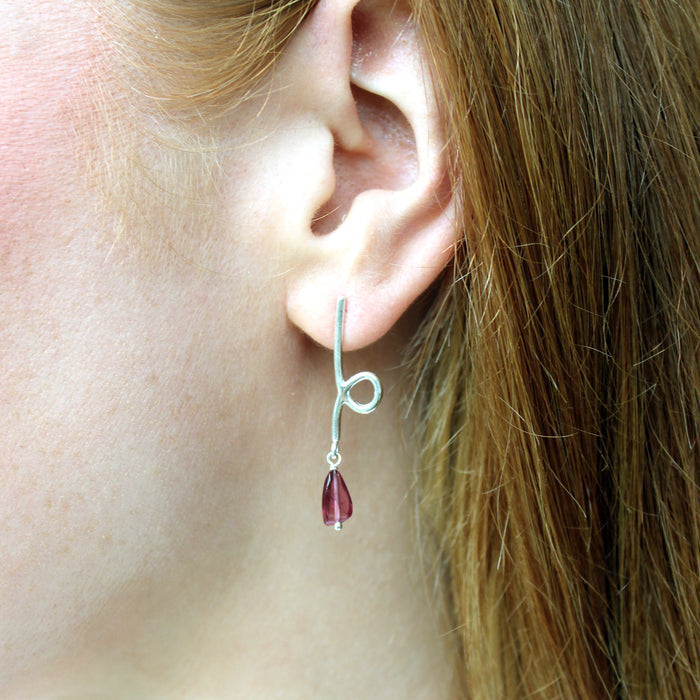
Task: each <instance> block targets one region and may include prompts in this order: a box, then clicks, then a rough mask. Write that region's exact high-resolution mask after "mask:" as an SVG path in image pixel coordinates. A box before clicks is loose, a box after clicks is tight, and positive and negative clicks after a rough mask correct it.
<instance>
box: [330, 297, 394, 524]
mask: <svg viewBox="0 0 700 700" xmlns="http://www.w3.org/2000/svg"><path fill="white" fill-rule="evenodd" d="M344 318H345V297H341V298H340V299H338V306H337V308H336V315H335V345H334V347H333V364H334V368H335V384H336V387H337V388H338V395H337V396H336V399H335V405H334V406H333V422H332V425H331V451H330V452H329V453H328V455H326V460H327V461H328V467H329V468H328V476H327V477H326V481H325V483H324V484H323V498H322V510H323V522H324V523H325V524H326V525H333V527H334V528H335V529H336V530H340V529H342V527H343V523H344V522H345V521H346V520H347V519H348V518H349V517H350V516H351V515H352V499H351V498H350V492H349V491H348V487H347V486H346V485H345V480H344V479H343V477H342V476H341V475H340V472H339V471H338V467H339V466H340V462H341V459H342V458H341V456H340V452H339V450H338V445H339V443H340V411H341V410H342V408H343V406H348V407H349V408H351V409H352V410H353V411H355V413H371V412H372V411H374V409H375V408H377V405H378V404H379V401H380V400H381V398H382V385H381V383H380V381H379V378H378V377H377V375H376V374H372V372H358V373H357V374H353V376H352V377H350V379H347V380H346V379H343V361H342V354H343V320H344ZM363 381H367V382H369V383H370V384H371V385H372V387H373V389H374V396H373V397H372V400H371V401H368V402H367V403H357V401H355V399H353V398H352V396H351V395H350V390H351V389H352V388H353V387H354V386H355V384H358V383H359V382H363Z"/></svg>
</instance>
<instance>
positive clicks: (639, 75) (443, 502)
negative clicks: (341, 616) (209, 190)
mask: <svg viewBox="0 0 700 700" xmlns="http://www.w3.org/2000/svg"><path fill="white" fill-rule="evenodd" d="M313 4H314V2H313V0H285V1H281V0H279V1H275V0H267V1H262V0H256V1H252V0H251V1H238V2H236V1H231V0H229V1H223V0H219V1H215V0H208V1H207V2H197V3H192V2H186V1H184V0H129V2H121V3H104V7H106V8H109V9H108V10H106V11H105V14H104V16H103V19H104V20H105V21H106V23H107V24H111V25H113V26H116V27H118V28H119V31H118V32H115V35H117V36H121V37H127V39H125V40H124V43H120V44H118V45H117V46H115V47H114V48H115V53H116V55H117V56H118V57H119V60H120V61H121V63H122V67H123V69H124V70H126V71H127V73H129V81H130V83H131V85H133V86H134V90H135V92H136V93H138V95H139V96H140V98H141V97H144V96H145V98H146V99H147V101H150V102H151V103H152V104H154V105H156V106H157V107H158V108H161V109H164V110H165V111H167V112H169V113H170V114H180V115H189V117H192V115H198V114H214V113H215V114H220V113H222V111H225V110H226V109H227V107H228V106H230V105H232V104H239V103H240V101H241V100H242V99H245V98H246V97H247V96H250V95H251V94H254V91H255V88H256V85H257V82H258V79H259V77H260V76H262V75H263V74H265V72H266V71H267V70H268V69H269V68H270V66H271V65H272V63H273V62H274V59H275V57H276V56H277V55H278V54H279V52H280V51H281V50H282V49H283V47H284V45H285V42H286V40H287V39H288V38H289V36H290V35H291V34H292V32H293V31H294V29H295V28H296V27H297V26H298V24H299V23H300V22H301V21H302V19H303V17H304V16H305V15H306V13H307V12H308V11H309V9H310V8H311V7H312V6H313ZM412 4H413V6H414V11H415V15H416V17H417V19H418V21H419V22H420V24H421V26H422V27H423V30H424V33H425V37H426V46H427V47H428V50H429V53H430V59H431V61H432V64H433V67H434V71H435V75H436V78H437V84H438V87H439V91H440V95H441V96H442V98H443V103H444V104H448V99H449V105H450V109H445V110H444V111H445V120H446V124H445V126H446V133H448V134H449V138H450V140H449V144H448V149H449V154H450V156H451V158H452V164H453V176H454V188H455V191H456V193H457V194H458V196H459V198H460V201H461V202H462V205H463V207H462V213H463V216H462V221H461V229H460V230H461V231H462V232H463V236H462V237H461V238H460V240H459V241H458V243H457V245H456V250H455V259H454V265H453V268H452V270H451V271H450V272H451V274H450V273H448V274H446V275H445V276H444V279H443V280H442V281H441V282H442V284H441V285H440V286H438V287H437V288H436V290H435V291H434V293H433V294H432V295H431V296H430V297H429V298H428V299H427V301H426V303H427V305H428V317H427V320H426V322H425V324H424V326H423V328H422V329H421V331H420V333H419V335H418V337H417V339H416V343H415V348H414V355H415V358H414V363H415V367H416V376H417V378H418V381H417V389H416V393H415V396H416V401H415V409H416V412H417V414H418V415H419V417H420V425H421V431H420V440H421V448H420V454H421V460H422V466H421V468H420V470H419V477H420V478H419V482H420V495H419V497H420V501H421V506H422V522H423V530H424V532H425V533H426V535H427V537H428V538H429V539H430V540H431V542H432V543H433V544H434V547H435V549H434V551H435V552H436V562H437V570H438V572H439V575H440V576H441V577H442V580H443V581H444V582H445V587H446V589H447V590H448V598H449V607H450V614H451V615H452V617H453V621H454V625H455V629H456V630H457V633H458V637H459V644H460V647H461V650H462V653H463V660H464V671H465V683H466V688H467V689H468V693H469V694H470V695H471V696H473V697H477V698H482V697H483V698H486V697H493V698H516V697H526V696H529V695H537V696H545V697H550V696H551V697H591V698H598V697H606V696H607V697H613V696H615V697H616V696H620V697H635V698H636V697H648V698H652V697H653V698H660V697H674V698H677V697H690V696H693V695H695V694H697V693H698V689H699V688H700V670H699V669H700V628H699V626H698V619H697V616H698V614H700V496H699V494H698V451H697V439H698V433H699V432H700V429H699V428H700V426H699V422H700V366H699V365H700V355H699V352H698V347H699V342H700V338H699V333H700V279H699V277H700V270H699V267H698V261H699V260H700V165H699V158H698V142H697V138H698V134H699V133H700V125H699V124H698V119H699V118H700V104H699V100H700V96H699V90H698V86H699V85H700V76H699V75H698V71H699V65H700V64H699V62H698V56H700V50H699V49H700V46H698V42H699V37H700V22H699V17H698V13H699V12H700V10H699V9H698V6H697V3H696V2H694V0H673V1H671V0H634V2H632V1H631V0H614V1H613V0H610V1H609V2H600V1H596V2H593V1H592V0H577V1H576V2H572V3H564V2H555V1H554V0H539V1H538V2H532V1H530V0H493V1H491V2H478V3H469V4H467V3H466V2H463V1H461V0H413V2H412ZM125 28H126V31H124V30H125ZM128 37H137V40H134V41H133V42H132V43H129V41H128ZM189 117H187V116H183V120H184V121H185V122H186V121H187V119H188V118H189ZM127 165H129V164H127ZM125 167H126V166H125ZM129 196H132V193H130V194H129ZM133 196H136V195H135V194H134V195H133ZM127 199H128V197H127Z"/></svg>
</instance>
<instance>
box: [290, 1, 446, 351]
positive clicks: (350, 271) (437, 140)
mask: <svg viewBox="0 0 700 700" xmlns="http://www.w3.org/2000/svg"><path fill="white" fill-rule="evenodd" d="M347 9H348V8H347V6H346V4H344V3H340V2H334V1H331V0H326V2H324V0H321V2H320V3H319V5H318V7H317V8H316V9H315V10H314V12H313V13H312V16H311V17H310V18H309V20H310V21H309V22H308V24H307V25H305V26H304V27H302V29H301V30H300V33H301V36H300V37H299V41H300V46H299V47H298V48H299V49H305V50H300V51H299V56H302V55H304V56H305V59H306V61H307V63H306V66H307V71H308V72H309V73H308V74H307V76H308V80H309V83H308V85H310V86H311V85H313V84H315V83H313V82H312V81H313V79H314V78H313V76H314V75H315V74H316V73H317V72H323V73H324V79H323V81H321V82H320V83H319V84H318V88H317V89H316V90H315V92H314V97H313V99H312V100H311V102H310V105H309V107H310V108H312V109H314V110H316V113H321V114H324V115H326V125H327V128H328V129H330V130H331V131H332V132H333V136H334V139H335V151H334V154H333V179H334V187H333V188H332V192H331V194H330V196H329V197H328V199H327V200H326V202H325V203H324V204H323V205H322V206H321V207H320V209H319V210H318V211H317V213H316V216H315V217H314V218H313V220H312V222H310V226H309V229H308V231H306V232H305V235H304V236H303V237H302V239H301V240H299V241H297V242H296V243H297V245H296V247H295V251H296V254H295V260H294V266H293V269H292V271H291V272H290V273H289V275H288V278H287V279H288V285H287V289H288V297H287V305H288V306H287V308H288V315H289V318H290V319H291V320H292V322H294V323H295V324H296V325H297V326H299V327H300V328H301V329H302V330H303V331H304V332H305V333H307V334H308V335H310V336H311V337H312V338H313V339H314V340H316V341H317V342H319V343H321V344H323V345H325V346H326V347H331V346H332V343H333V338H332V330H333V328H332V323H331V322H330V321H329V319H331V320H332V318H333V313H334V309H335V304H336V300H337V298H338V297H341V296H345V297H347V298H348V312H347V318H346V329H345V346H346V348H347V349H353V348H359V347H362V346H365V345H367V344H369V343H372V342H374V341H375V340H377V339H379V338H380V337H381V336H382V335H384V334H385V333H386V332H387V331H388V330H389V329H390V328H391V327H392V325H393V324H394V323H395V322H396V321H397V320H398V319H399V317H400V316H401V315H402V314H403V312H404V311H405V310H406V309H407V308H408V307H409V306H410V305H411V304H412V303H413V301H414V300H415V299H416V298H417V297H418V296H419V295H420V294H421V293H422V292H423V291H425V290H426V289H427V288H428V287H429V286H430V285H431V283H432V282H433V281H434V280H435V279H436V277H437V276H438V275H439V274H440V272H441V270H442V269H443V268H444V266H445V264H446V263H447V261H448V260H449V259H450V257H451V255H452V251H453V245H454V239H455V229H454V200H453V198H452V194H451V190H450V187H449V177H448V172H447V166H446V160H445V157H444V148H445V139H444V135H443V132H442V129H441V119H440V113H439V109H438V105H437V102H436V100H435V95H434V90H433V85H432V83H431V79H430V76H431V72H430V69H429V67H428V66H427V65H426V64H425V55H424V52H423V50H422V46H421V41H420V36H419V33H418V29H417V27H416V26H415V25H414V24H413V22H412V21H411V16H410V12H409V10H408V7H407V6H405V4H404V3H400V2H395V0H388V1H386V2H385V1H384V0H377V1H368V2H364V1H363V2H360V3H358V4H357V5H356V6H355V7H354V11H353V12H352V13H348V12H347ZM334 33H335V35H334ZM348 37H349V38H350V39H349V41H350V50H349V51H348ZM326 54H328V55H326ZM309 61H310V63H309ZM327 66H331V67H332V73H329V72H328V69H327V68H324V67H327ZM308 89H309V90H312V88H311V87H309V88H308ZM334 93H337V94H344V95H351V96H352V104H351V109H350V112H349V113H347V114H346V116H345V119H339V118H338V110H337V107H336V106H334V105H332V104H329V102H331V95H332V94H334ZM358 120H359V123H360V124H361V126H362V129H363V131H364V137H363V138H358V136H357V123H358ZM346 130H347V133H346Z"/></svg>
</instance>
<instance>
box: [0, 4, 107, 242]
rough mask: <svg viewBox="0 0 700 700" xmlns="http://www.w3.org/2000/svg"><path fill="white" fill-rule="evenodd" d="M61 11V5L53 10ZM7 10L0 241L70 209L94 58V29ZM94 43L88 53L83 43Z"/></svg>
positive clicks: (0, 96)
mask: <svg viewBox="0 0 700 700" xmlns="http://www.w3.org/2000/svg"><path fill="white" fill-rule="evenodd" d="M56 4H57V5H62V4H63V3H60V2H58V3H56ZM17 5H18V3H11V4H10V7H11V8H12V9H11V10H10V11H8V15H7V16H5V17H4V18H3V19H2V20H0V160H1V162H2V164H3V167H2V169H0V236H1V239H0V240H1V241H2V244H3V247H5V244H7V242H8V241H9V240H12V239H13V238H14V237H15V236H16V235H19V234H22V235H26V234H27V233H28V232H30V231H31V232H33V231H35V230H36V229H37V228H38V227H39V224H40V223H41V224H46V223H47V221H49V222H50V221H52V220H53V221H55V219H56V216H57V213H58V212H59V210H57V207H61V208H62V207H64V206H66V205H70V204H71V203H74V202H75V199H76V194H77V193H76V188H80V187H81V185H82V183H81V179H82V175H81V173H80V168H79V167H78V158H76V155H77V154H78V153H79V151H80V149H79V148H78V145H79V143H80V139H79V137H78V135H77V132H78V131H79V129H78V122H77V120H76V119H75V115H77V114H79V113H80V112H81V110H84V109H86V108H87V98H86V94H87V90H86V78H87V75H88V73H89V69H90V66H91V65H92V63H93V61H92V60H91V56H93V55H94V54H95V51H94V49H95V46H94V44H95V41H94V39H93V40H92V42H91V40H90V37H91V36H92V37H95V32H94V29H92V26H91V25H89V24H88V23H87V22H86V20H85V19H84V18H79V19H74V18H73V17H72V15H75V14H76V13H75V12H71V11H70V10H68V11H67V12H66V15H65V16H64V17H63V19H61V18H59V17H57V16H56V15H57V12H62V11H64V10H65V8H61V7H56V8H53V9H52V10H50V12H51V14H52V15H53V16H51V17H47V16H45V15H44V14H42V13H43V12H45V11H46V10H45V8H46V7H47V6H46V5H45V4H43V3H39V4H38V5H37V4H34V3H28V4H27V7H28V8H30V9H22V8H19V9H18V8H17ZM91 43H92V44H93V45H92V46H91V45H90V44H91Z"/></svg>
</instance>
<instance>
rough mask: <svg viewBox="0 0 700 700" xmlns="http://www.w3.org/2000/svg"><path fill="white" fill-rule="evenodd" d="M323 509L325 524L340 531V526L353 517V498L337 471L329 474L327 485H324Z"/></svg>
mask: <svg viewBox="0 0 700 700" xmlns="http://www.w3.org/2000/svg"><path fill="white" fill-rule="evenodd" d="M322 507H323V522H324V523H325V524H326V525H334V526H335V529H336V530H340V527H341V525H340V524H341V523H344V522H345V521H346V520H347V519H348V518H349V517H350V516H351V515H352V498H350V492H349V491H348V487H347V486H346V485H345V481H344V479H343V477H342V476H341V475H340V472H339V471H338V470H337V469H331V470H330V471H329V472H328V476H327V477H326V483H325V484H323V500H322Z"/></svg>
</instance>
